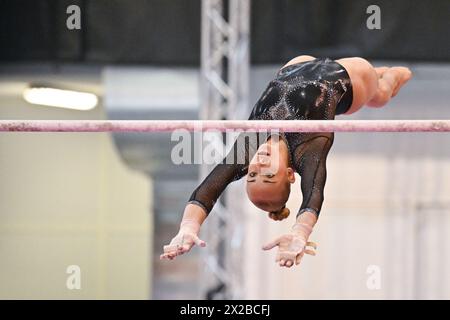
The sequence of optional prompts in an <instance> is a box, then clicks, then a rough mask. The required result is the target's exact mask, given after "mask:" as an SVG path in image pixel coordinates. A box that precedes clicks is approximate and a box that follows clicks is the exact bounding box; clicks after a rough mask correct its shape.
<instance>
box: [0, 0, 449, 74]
mask: <svg viewBox="0 0 450 320" xmlns="http://www.w3.org/2000/svg"><path fill="white" fill-rule="evenodd" d="M70 4H77V5H79V6H80V7H81V10H82V29H81V30H75V31H69V30H68V29H67V28H66V19H67V17H68V15H67V14H66V8H67V6H69V5H70ZM370 4H377V5H378V6H379V7H380V8H381V30H369V29H367V27H366V19H367V17H368V14H366V8H367V7H368V6H369V5H370ZM200 7H201V1H200V0H0V43H1V45H0V63H9V62H17V61H19V62H28V61H50V62H61V63H63V62H74V63H77V62H82V63H100V64H102V63H108V64H110V63H124V64H130V63H131V64H135V63H145V64H163V65H165V64H176V65H198V64H199V60H200V15H201V12H200ZM449 32H450V0H432V1H431V0H430V1H411V0H396V1H395V0H378V1H373V0H370V1H366V0H357V1H356V0H354V1H352V0H253V1H252V15H251V39H252V41H251V57H252V62H253V63H281V62H284V61H286V60H288V59H290V58H292V57H293V56H295V55H299V54H312V55H318V56H330V57H341V56H355V55H358V56H363V57H366V58H377V59H393V60H423V61H447V62H448V61H450V41H449Z"/></svg>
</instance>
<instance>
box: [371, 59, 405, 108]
mask: <svg viewBox="0 0 450 320" xmlns="http://www.w3.org/2000/svg"><path fill="white" fill-rule="evenodd" d="M375 71H376V73H377V75H378V89H377V91H376V93H375V95H374V96H373V97H372V98H371V100H369V101H368V102H367V103H366V105H367V106H369V107H375V108H379V107H382V106H384V105H385V104H386V103H387V102H388V101H389V100H390V99H391V98H393V97H395V96H396V95H397V93H398V92H399V91H400V88H401V87H403V85H404V84H405V83H407V82H408V81H409V79H411V77H412V72H411V70H409V68H406V67H392V68H389V67H379V68H375Z"/></svg>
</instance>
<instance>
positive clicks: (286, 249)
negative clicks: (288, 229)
mask: <svg viewBox="0 0 450 320" xmlns="http://www.w3.org/2000/svg"><path fill="white" fill-rule="evenodd" d="M277 246H278V253H277V256H276V258H275V262H278V263H279V265H280V267H286V268H290V267H292V266H293V265H294V263H295V264H296V265H298V264H300V260H301V259H302V257H303V255H304V254H305V253H306V254H310V255H313V256H314V255H315V252H314V250H312V249H309V248H307V247H312V248H314V249H316V248H317V246H316V244H315V243H314V242H308V241H306V239H305V238H304V237H302V236H299V235H296V234H294V233H289V234H284V235H282V236H280V237H278V238H276V239H275V240H273V241H271V242H269V243H267V244H266V245H265V246H264V247H263V250H270V249H273V248H274V247H277Z"/></svg>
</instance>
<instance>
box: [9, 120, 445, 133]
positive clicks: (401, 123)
mask: <svg viewBox="0 0 450 320" xmlns="http://www.w3.org/2000/svg"><path fill="white" fill-rule="evenodd" d="M177 129H184V130H187V131H221V132H226V131H228V130H243V131H263V130H266V131H267V130H279V131H281V132H450V120H271V121H267V120H204V121H202V120H0V132H170V131H174V130H177Z"/></svg>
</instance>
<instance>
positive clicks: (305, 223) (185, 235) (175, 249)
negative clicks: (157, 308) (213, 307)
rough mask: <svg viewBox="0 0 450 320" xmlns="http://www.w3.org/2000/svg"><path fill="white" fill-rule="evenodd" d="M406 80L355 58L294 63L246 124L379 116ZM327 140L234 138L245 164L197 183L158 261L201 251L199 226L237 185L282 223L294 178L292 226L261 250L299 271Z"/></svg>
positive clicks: (399, 71)
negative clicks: (296, 198)
mask: <svg viewBox="0 0 450 320" xmlns="http://www.w3.org/2000/svg"><path fill="white" fill-rule="evenodd" d="M411 76H412V73H411V71H410V70H409V69H408V68H405V67H391V68H390V67H379V68H374V67H373V66H372V65H371V64H370V63H369V62H368V61H367V60H365V59H362V58H359V57H353V58H343V59H339V60H336V61H334V60H331V59H329V58H314V57H312V56H307V55H302V56H298V57H296V58H294V59H292V60H290V61H289V62H288V63H287V64H286V65H284V66H283V67H282V68H281V69H280V70H279V71H278V73H277V74H276V77H275V79H274V80H272V81H271V82H270V83H269V85H268V86H267V88H266V89H265V91H264V92H263V94H262V96H261V98H260V99H259V100H258V102H257V103H256V105H255V106H254V108H253V110H252V112H251V114H250V117H249V120H333V119H334V118H335V115H340V114H352V113H354V112H356V111H358V110H359V109H361V108H362V106H364V105H366V106H368V107H374V108H379V107H382V106H384V105H385V104H386V103H387V102H388V101H389V100H390V99H391V98H392V97H395V96H396V95H397V93H398V91H399V90H400V88H401V87H402V86H403V85H404V84H405V83H406V82H407V81H408V80H409V79H410V78H411ZM333 139H334V133H315V132H313V133H279V134H270V135H269V136H268V138H267V139H265V140H261V143H256V144H251V143H249V142H248V140H240V139H239V137H238V139H237V140H236V142H235V144H234V146H233V149H234V151H237V152H238V153H239V152H240V153H241V154H243V157H244V161H242V163H240V164H233V162H232V161H231V162H230V161H222V162H221V163H219V164H218V165H217V166H216V167H215V168H214V169H213V170H212V171H211V173H210V174H209V175H208V176H207V177H206V178H205V179H204V180H203V181H202V182H201V183H200V185H199V186H198V187H197V189H195V191H194V192H193V193H192V195H191V197H190V199H189V202H188V204H187V205H186V207H185V210H184V214H183V219H182V221H181V224H180V229H179V232H178V234H177V235H176V236H175V237H174V238H173V239H172V241H171V242H170V244H169V245H167V246H164V253H163V254H162V255H161V259H170V260H172V259H174V258H175V257H176V256H178V255H181V254H184V253H186V252H188V251H189V250H190V249H191V248H192V247H193V246H194V245H198V246H200V247H204V246H206V243H205V242H204V241H203V240H201V239H200V238H199V237H198V234H199V231H200V226H201V225H202V223H203V221H204V220H205V219H206V217H207V215H208V214H209V212H210V211H211V209H212V208H213V206H214V204H215V202H216V200H217V199H218V198H219V196H220V195H221V194H222V192H223V191H224V190H225V188H226V186H227V185H228V184H229V183H231V182H233V181H236V180H238V179H240V178H242V177H245V179H246V191H247V195H248V198H249V199H250V201H251V202H252V203H253V204H254V205H255V206H256V207H258V208H259V209H261V210H263V211H266V212H268V215H269V217H270V218H272V219H273V220H278V221H279V220H282V219H285V218H286V217H287V216H288V215H289V209H288V208H286V205H285V204H286V202H287V200H288V198H289V194H290V186H291V184H292V183H294V182H295V175H294V172H298V174H299V175H300V177H301V191H302V195H303V201H302V204H301V207H300V209H299V211H298V213H297V217H296V222H295V224H294V225H293V227H292V228H291V230H290V231H289V232H288V233H286V234H284V235H281V236H280V237H278V238H276V239H275V240H273V241H271V242H269V243H267V244H266V245H265V246H263V250H270V249H272V248H274V247H278V253H277V255H276V262H277V263H278V264H279V265H280V266H281V267H288V268H290V267H292V266H293V265H294V264H296V265H298V264H299V263H300V260H301V259H302V257H303V255H304V254H305V253H306V254H311V255H314V254H315V252H314V250H313V249H315V248H316V245H315V244H314V243H313V242H308V238H309V236H310V234H311V232H312V230H313V228H314V225H315V224H316V222H317V219H318V217H319V213H320V210H321V207H322V202H323V200H324V195H323V190H324V187H325V180H326V159H327V155H328V152H329V150H330V148H331V146H332V144H333ZM230 154H231V152H230ZM227 157H228V155H227ZM227 157H225V159H226V158H227ZM225 159H224V160H225ZM228 160H229V159H228Z"/></svg>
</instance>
